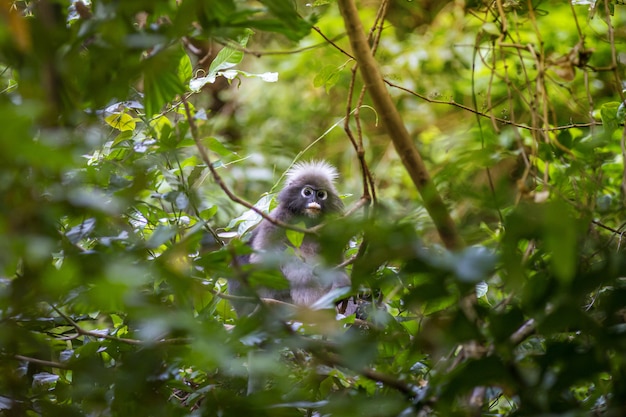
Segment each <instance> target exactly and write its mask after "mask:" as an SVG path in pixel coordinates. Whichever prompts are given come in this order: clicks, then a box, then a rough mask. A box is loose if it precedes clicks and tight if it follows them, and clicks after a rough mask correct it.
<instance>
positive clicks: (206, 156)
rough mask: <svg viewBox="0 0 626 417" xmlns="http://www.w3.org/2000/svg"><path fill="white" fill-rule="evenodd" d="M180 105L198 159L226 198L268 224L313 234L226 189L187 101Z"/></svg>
mask: <svg viewBox="0 0 626 417" xmlns="http://www.w3.org/2000/svg"><path fill="white" fill-rule="evenodd" d="M182 103H183V107H184V108H185V114H186V116H187V121H188V122H189V128H190V130H191V136H192V138H193V140H194V142H195V143H196V147H197V148H198V152H200V157H201V158H202V161H203V162H204V164H205V165H206V166H207V168H209V171H211V175H212V176H213V180H214V181H215V182H216V183H217V185H218V186H219V187H220V188H221V189H222V191H224V193H225V194H226V195H227V196H228V198H230V199H231V200H232V201H234V202H235V203H237V204H240V205H242V206H244V207H246V208H248V209H250V210H252V211H254V212H255V213H257V214H258V215H259V216H261V217H263V218H264V219H265V220H267V221H268V222H270V223H272V224H274V225H276V226H279V227H282V228H284V229H290V230H294V231H296V232H300V233H305V234H309V235H310V234H315V232H312V231H311V230H310V229H303V228H301V227H298V226H294V225H292V224H288V223H284V222H281V221H279V220H276V219H275V218H273V217H272V216H270V215H269V214H267V213H265V212H264V211H263V210H261V209H259V208H258V207H255V206H254V205H253V204H252V203H249V202H247V201H246V200H244V199H243V198H241V197H239V196H237V195H235V194H234V193H233V192H232V191H231V190H230V189H229V188H228V186H227V185H226V183H224V180H223V179H222V177H221V176H220V174H219V173H218V172H217V170H216V169H215V167H214V166H213V163H212V162H211V159H210V158H209V154H208V153H207V151H206V148H205V147H204V145H203V144H202V142H201V140H200V137H199V135H198V127H197V126H196V123H195V122H194V120H193V117H192V116H191V110H190V109H189V103H188V102H187V99H186V98H185V97H183V98H182Z"/></svg>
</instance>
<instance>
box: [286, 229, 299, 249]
mask: <svg viewBox="0 0 626 417" xmlns="http://www.w3.org/2000/svg"><path fill="white" fill-rule="evenodd" d="M285 234H286V235H287V239H288V240H289V243H291V245H292V246H293V247H295V248H299V247H300V246H302V241H304V233H302V232H297V231H295V230H291V229H287V230H286V231H285Z"/></svg>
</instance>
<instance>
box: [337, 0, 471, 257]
mask: <svg viewBox="0 0 626 417" xmlns="http://www.w3.org/2000/svg"><path fill="white" fill-rule="evenodd" d="M338 5H339V10H340V11H341V15H342V16H343V20H344V24H345V26H346V32H347V33H348V37H349V38H350V44H351V45H352V51H353V53H354V55H355V57H356V60H357V62H358V64H359V70H360V72H361V77H362V78H363V80H364V82H365V85H366V86H367V89H368V92H369V94H370V97H371V98H372V101H373V102H374V107H375V108H376V111H377V112H378V113H379V114H380V118H381V122H382V125H383V127H384V128H385V130H386V131H387V134H388V135H389V136H390V138H391V140H392V142H393V145H394V147H395V148H396V151H397V153H398V155H399V156H400V159H401V160H402V163H403V164H404V167H405V169H406V170H407V172H408V173H409V176H410V177H411V179H412V180H413V184H415V187H416V188H417V190H418V191H419V193H420V195H421V196H422V199H423V201H424V207H425V208H426V210H427V211H428V214H429V215H430V217H431V218H432V220H433V222H434V224H435V227H436V228H437V231H438V233H439V236H440V237H441V240H442V242H443V243H444V245H445V246H446V247H447V248H448V249H460V248H462V247H463V246H464V243H463V241H462V239H461V237H460V235H459V234H458V231H457V229H456V226H455V224H454V222H453V221H452V218H451V217H450V213H449V212H448V208H447V207H446V205H445V204H444V202H443V200H442V198H441V196H440V195H439V193H438V192H437V189H436V187H435V185H434V183H433V181H432V179H431V178H430V174H429V173H428V170H427V169H426V166H425V165H424V161H423V160H422V157H421V155H420V154H419V152H418V150H417V148H416V147H415V144H414V143H413V141H412V140H411V137H410V136H409V132H408V131H407V129H406V126H405V125H404V123H403V121H402V118H401V117H400V113H399V112H398V109H397V108H396V106H395V104H394V103H393V101H392V99H391V96H390V95H389V92H388V91H387V89H386V87H385V82H384V80H383V77H382V75H381V73H380V71H379V69H378V66H377V63H376V61H375V59H374V57H373V55H372V51H371V49H370V46H369V44H368V42H367V37H366V36H365V32H364V31H363V25H362V24H361V20H360V18H359V14H358V10H357V8H356V5H355V3H354V0H339V1H338Z"/></svg>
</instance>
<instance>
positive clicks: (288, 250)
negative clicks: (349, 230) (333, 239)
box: [229, 161, 350, 316]
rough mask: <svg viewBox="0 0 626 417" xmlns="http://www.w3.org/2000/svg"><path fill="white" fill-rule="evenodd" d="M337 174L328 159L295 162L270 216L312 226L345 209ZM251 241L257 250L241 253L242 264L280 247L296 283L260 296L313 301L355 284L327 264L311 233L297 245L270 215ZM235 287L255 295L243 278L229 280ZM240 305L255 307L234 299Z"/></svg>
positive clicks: (285, 269) (245, 310)
mask: <svg viewBox="0 0 626 417" xmlns="http://www.w3.org/2000/svg"><path fill="white" fill-rule="evenodd" d="M336 177H337V171H336V170H335V168H333V167H332V166H331V165H329V164H327V163H326V162H321V161H319V162H309V163H303V164H298V165H296V166H294V168H293V169H292V170H290V171H289V172H288V173H287V182H286V184H285V186H284V188H283V189H282V191H281V192H280V193H279V194H278V198H277V200H278V206H277V207H276V208H275V209H274V210H273V211H272V212H271V213H270V216H271V217H273V218H275V219H277V220H280V221H281V222H284V223H288V224H298V223H301V222H303V223H304V224H305V225H306V227H313V226H316V225H318V224H320V223H321V222H323V221H324V220H325V219H327V217H328V215H333V214H334V215H339V214H341V213H342V212H343V203H342V201H341V199H340V198H339V195H338V193H337V190H336V189H335V186H334V184H333V182H334V180H335V178H336ZM249 245H250V247H251V248H252V249H253V251H254V252H253V253H252V254H251V255H249V256H248V257H242V258H240V259H239V262H240V263H261V262H262V261H263V260H264V259H267V258H268V257H269V256H268V255H271V254H272V252H274V254H275V255H279V256H282V260H281V263H280V270H281V272H282V273H283V275H284V276H285V278H287V280H288V281H289V284H290V289H289V291H277V290H271V289H262V290H260V291H259V296H260V297H264V298H274V299H278V300H282V301H286V302H289V303H294V304H298V305H312V304H313V303H315V302H316V301H317V300H318V299H320V298H321V297H322V296H324V295H325V294H327V293H328V292H329V291H330V290H332V289H334V288H338V287H346V286H350V279H349V277H348V275H347V274H346V273H345V272H344V271H342V270H330V271H329V270H328V269H327V268H324V266H325V265H323V262H322V261H323V260H322V259H321V258H320V256H319V253H320V248H319V243H318V242H317V241H316V240H315V238H314V237H313V236H311V235H305V237H304V239H303V241H302V244H301V245H300V247H298V248H295V247H293V246H292V245H291V244H290V243H289V240H288V239H287V236H286V231H285V229H284V228H282V227H279V226H276V225H274V224H272V223H271V222H270V221H268V220H266V219H264V220H262V221H261V223H260V224H259V226H258V227H257V228H256V229H255V230H254V231H253V232H252V234H251V236H250V241H249ZM317 271H322V272H320V273H318V272H317ZM229 290H230V292H231V294H235V295H249V294H245V291H243V288H242V286H241V284H240V283H239V282H235V281H233V280H231V282H229ZM234 307H235V309H236V311H237V314H238V315H240V316H241V315H243V314H249V313H250V312H251V310H252V307H253V306H251V305H250V304H249V303H247V305H246V304H242V303H234Z"/></svg>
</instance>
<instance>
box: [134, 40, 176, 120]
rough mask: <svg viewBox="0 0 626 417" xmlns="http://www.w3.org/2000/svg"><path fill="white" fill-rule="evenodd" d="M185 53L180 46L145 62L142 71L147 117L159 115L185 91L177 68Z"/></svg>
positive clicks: (157, 54)
mask: <svg viewBox="0 0 626 417" xmlns="http://www.w3.org/2000/svg"><path fill="white" fill-rule="evenodd" d="M184 55H185V51H183V49H182V48H181V47H180V46H176V47H171V48H168V49H166V50H163V51H160V52H158V53H156V54H155V55H153V56H152V57H150V58H148V59H147V60H146V68H145V69H144V108H145V113H146V116H147V117H152V116H153V115H154V114H156V113H159V112H160V111H161V109H162V108H163V106H165V105H166V104H167V103H169V102H170V101H172V100H173V99H174V97H176V96H177V95H178V94H182V93H184V92H185V90H186V85H185V83H184V82H182V81H181V79H180V76H179V68H180V62H181V59H183V57H184Z"/></svg>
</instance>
